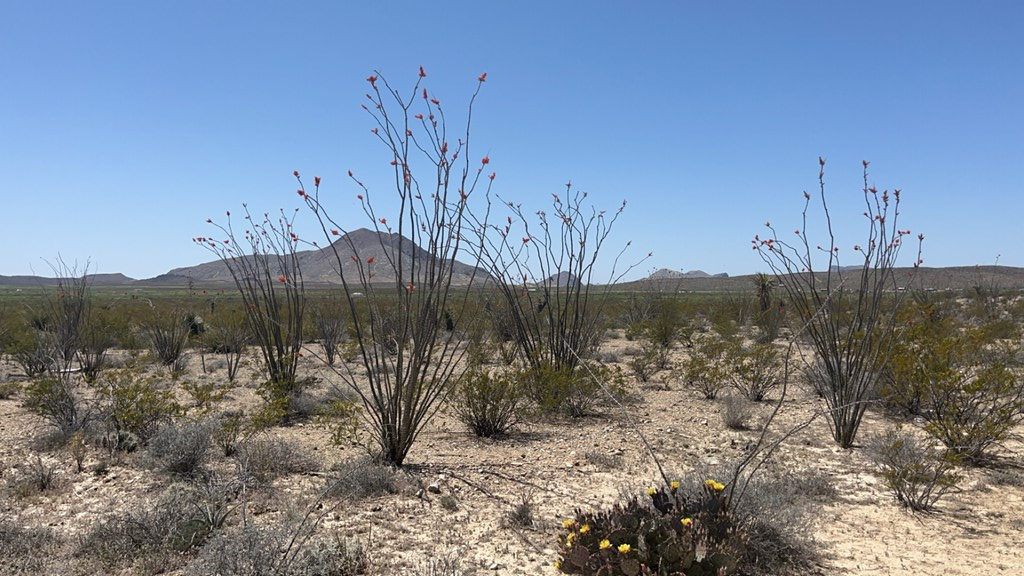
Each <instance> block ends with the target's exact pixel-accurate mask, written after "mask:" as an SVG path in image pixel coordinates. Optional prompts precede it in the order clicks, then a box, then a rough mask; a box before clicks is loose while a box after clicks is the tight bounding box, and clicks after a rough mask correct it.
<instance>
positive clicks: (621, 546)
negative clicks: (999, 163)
mask: <svg viewBox="0 0 1024 576" xmlns="http://www.w3.org/2000/svg"><path fill="white" fill-rule="evenodd" d="M632 549H633V547H632V546H630V545H629V544H619V553H621V554H628V553H629V551H630V550H632Z"/></svg>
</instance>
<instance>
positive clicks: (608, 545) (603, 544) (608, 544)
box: [598, 538, 612, 550]
mask: <svg viewBox="0 0 1024 576" xmlns="http://www.w3.org/2000/svg"><path fill="white" fill-rule="evenodd" d="M598 546H599V547H600V548H601V550H607V549H609V548H611V547H612V543H611V542H609V541H608V539H607V538H606V539H604V540H601V543H600V544H599V545H598Z"/></svg>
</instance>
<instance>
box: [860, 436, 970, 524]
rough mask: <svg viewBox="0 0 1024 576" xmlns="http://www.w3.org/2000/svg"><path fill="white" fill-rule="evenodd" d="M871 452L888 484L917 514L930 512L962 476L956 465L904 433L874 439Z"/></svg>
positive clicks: (869, 446)
mask: <svg viewBox="0 0 1024 576" xmlns="http://www.w3.org/2000/svg"><path fill="white" fill-rule="evenodd" d="M867 453H868V456H869V457H870V458H871V460H872V461H873V462H874V463H875V466H876V467H877V469H878V473H879V474H880V475H881V477H882V480H883V481H884V482H885V485H886V486H887V487H888V488H889V489H890V490H892V491H893V493H894V494H895V496H896V499H897V500H899V501H900V503H901V504H903V505H904V506H906V507H908V508H910V509H911V510H914V511H928V510H932V509H934V507H935V504H936V503H937V502H938V501H939V499H940V498H942V496H943V495H945V494H946V493H947V492H950V491H951V490H955V489H956V487H957V484H958V483H959V481H960V477H959V476H958V475H957V474H956V473H955V469H956V462H955V459H954V458H952V457H951V455H950V454H944V453H942V452H939V451H937V450H935V449H933V448H931V447H929V446H928V445H927V444H926V443H925V442H922V441H921V440H919V439H918V438H917V437H916V436H914V435H913V434H909V433H907V432H904V431H902V430H899V429H896V430H890V431H888V432H886V433H885V434H882V435H879V436H876V437H874V438H872V439H871V441H870V442H869V443H868V445H867Z"/></svg>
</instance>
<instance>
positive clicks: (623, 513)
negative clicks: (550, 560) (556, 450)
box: [555, 480, 745, 576]
mask: <svg viewBox="0 0 1024 576" xmlns="http://www.w3.org/2000/svg"><path fill="white" fill-rule="evenodd" d="M647 494H648V497H649V499H648V500H646V501H644V502H643V503H641V502H640V501H639V500H637V499H636V498H632V499H630V500H628V501H626V502H625V503H624V504H617V505H615V506H613V507H612V508H610V509H608V510H604V511H601V512H580V511H577V513H576V514H575V516H574V517H573V518H572V519H571V520H566V521H565V522H564V523H563V527H564V528H565V529H566V530H567V532H566V533H565V535H564V536H563V537H562V538H561V539H560V550H559V560H558V561H557V562H556V564H555V566H556V567H557V568H558V569H559V570H560V571H561V572H562V573H564V574H585V575H597V574H609V575H626V576H636V575H637V574H664V575H669V574H684V575H688V576H689V575H697V574H720V575H724V574H731V573H734V572H735V571H736V569H737V567H738V566H739V562H740V559H741V557H742V555H743V553H744V548H745V544H744V537H743V531H742V527H741V525H740V524H739V522H738V521H737V519H736V516H735V515H734V514H733V513H732V511H731V510H730V509H729V505H728V498H727V495H726V494H727V493H726V491H725V486H724V485H722V484H721V483H718V482H716V481H714V480H708V481H707V483H706V484H705V486H704V489H703V490H702V491H700V492H699V493H696V494H693V495H692V496H687V495H685V494H684V493H683V491H682V490H680V486H679V484H678V483H673V484H672V485H671V486H670V487H665V488H661V489H651V490H649V491H648V493H647Z"/></svg>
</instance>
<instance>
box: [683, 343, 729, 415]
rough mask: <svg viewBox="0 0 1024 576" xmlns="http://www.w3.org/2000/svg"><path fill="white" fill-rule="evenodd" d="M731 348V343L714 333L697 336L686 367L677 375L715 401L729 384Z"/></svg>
mask: <svg viewBox="0 0 1024 576" xmlns="http://www.w3.org/2000/svg"><path fill="white" fill-rule="evenodd" d="M730 346H731V344H730V342H729V341H727V340H726V339H724V338H722V337H721V336H719V335H718V334H715V333H713V332H712V333H708V334H703V335H701V336H699V337H696V336H695V337H694V338H693V347H692V348H691V349H690V358H689V360H688V361H687V362H686V364H685V366H683V367H682V368H677V374H679V376H681V377H682V378H683V380H684V381H685V382H686V384H687V385H689V386H691V387H692V388H694V389H696V390H698V391H699V392H700V393H701V395H702V396H703V397H704V398H705V399H707V400H714V399H715V398H716V397H718V393H719V392H721V391H722V390H723V389H724V388H725V387H726V386H727V385H728V383H729V377H730V370H729V368H730V366H729V364H728V362H727V358H728V356H729V347H730Z"/></svg>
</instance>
